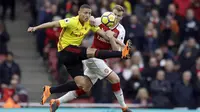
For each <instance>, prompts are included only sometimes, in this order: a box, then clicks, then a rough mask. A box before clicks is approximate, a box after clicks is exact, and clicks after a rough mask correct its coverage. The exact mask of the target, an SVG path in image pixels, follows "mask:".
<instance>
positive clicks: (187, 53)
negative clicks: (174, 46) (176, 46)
mask: <svg viewBox="0 0 200 112" xmlns="http://www.w3.org/2000/svg"><path fill="white" fill-rule="evenodd" d="M181 49H182V50H181ZM198 49H199V48H198V47H197V43H196V41H195V39H194V38H189V39H188V41H187V42H186V45H185V46H184V47H182V48H181V47H180V51H179V52H181V53H180V57H179V61H180V64H181V71H185V70H189V69H190V68H191V67H192V66H193V65H194V64H195V59H196V57H197V55H198V52H199V51H198Z"/></svg>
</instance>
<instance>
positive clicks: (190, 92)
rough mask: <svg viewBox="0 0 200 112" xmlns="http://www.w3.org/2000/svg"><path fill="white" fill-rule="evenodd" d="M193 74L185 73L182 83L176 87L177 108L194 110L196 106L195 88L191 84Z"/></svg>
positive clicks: (174, 93)
mask: <svg viewBox="0 0 200 112" xmlns="http://www.w3.org/2000/svg"><path fill="white" fill-rule="evenodd" d="M191 76H192V74H191V72H190V71H185V72H183V75H182V81H181V82H177V83H176V84H175V86H174V90H173V96H174V99H175V103H176V106H177V107H188V108H193V107H194V106H195V99H194V88H193V86H192V84H191Z"/></svg>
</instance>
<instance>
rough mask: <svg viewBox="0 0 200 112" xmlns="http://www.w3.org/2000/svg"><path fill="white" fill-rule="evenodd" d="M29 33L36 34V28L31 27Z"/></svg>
mask: <svg viewBox="0 0 200 112" xmlns="http://www.w3.org/2000/svg"><path fill="white" fill-rule="evenodd" d="M27 31H28V32H34V31H36V28H35V27H29V28H28V30H27Z"/></svg>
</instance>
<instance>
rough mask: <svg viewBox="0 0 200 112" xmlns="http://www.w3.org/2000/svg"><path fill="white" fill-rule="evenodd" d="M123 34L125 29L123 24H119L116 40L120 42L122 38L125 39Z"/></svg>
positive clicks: (122, 40)
mask: <svg viewBox="0 0 200 112" xmlns="http://www.w3.org/2000/svg"><path fill="white" fill-rule="evenodd" d="M125 35H126V31H125V29H124V27H123V26H121V27H120V28H119V35H118V37H117V40H119V41H121V42H122V43H124V39H125Z"/></svg>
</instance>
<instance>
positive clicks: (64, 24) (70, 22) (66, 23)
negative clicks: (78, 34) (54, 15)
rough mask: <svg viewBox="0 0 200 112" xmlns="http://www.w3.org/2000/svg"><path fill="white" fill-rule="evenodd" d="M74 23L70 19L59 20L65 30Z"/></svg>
mask: <svg viewBox="0 0 200 112" xmlns="http://www.w3.org/2000/svg"><path fill="white" fill-rule="evenodd" d="M72 22H73V21H72V20H71V19H70V18H66V19H62V20H59V23H60V26H61V28H65V27H68V26H70V25H71V24H72Z"/></svg>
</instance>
